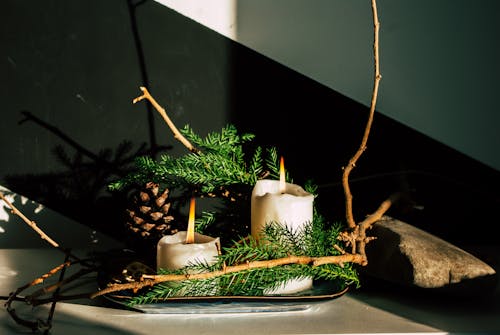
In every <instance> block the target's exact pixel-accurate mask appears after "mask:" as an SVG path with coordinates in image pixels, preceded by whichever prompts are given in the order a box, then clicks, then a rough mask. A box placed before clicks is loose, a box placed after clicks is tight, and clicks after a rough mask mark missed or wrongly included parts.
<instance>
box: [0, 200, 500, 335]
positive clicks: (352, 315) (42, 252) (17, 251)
mask: <svg viewBox="0 0 500 335" xmlns="http://www.w3.org/2000/svg"><path fill="white" fill-rule="evenodd" d="M18 204H19V205H20V202H18ZM24 209H27V208H24ZM44 211H45V215H46V217H43V216H39V217H37V218H36V219H37V222H38V223H39V225H40V226H41V227H43V228H44V229H46V230H47V232H51V233H53V234H55V235H57V239H59V240H57V239H56V240H57V241H58V242H59V243H61V244H63V246H65V247H71V248H75V249H74V252H75V253H76V254H80V255H83V254H85V253H86V252H88V251H89V250H92V249H95V250H107V249H110V248H115V247H119V246H120V243H119V242H116V241H114V240H112V239H110V238H108V237H105V236H102V235H100V234H98V233H95V232H92V231H90V230H89V229H88V228H87V227H85V226H82V225H80V224H78V223H75V222H73V221H71V220H68V219H67V218H64V217H61V216H60V215H58V214H57V213H52V212H50V210H47V209H45V210H44ZM47 212H49V213H47ZM0 214H1V213H0ZM25 214H26V215H27V216H29V214H32V215H34V212H31V213H25ZM33 219H34V218H33ZM49 219H50V220H49ZM49 221H50V222H51V223H50V224H57V229H55V228H53V229H51V228H50V224H49V223H48V222H49ZM63 225H64V226H63ZM61 232H64V234H63V233H61ZM49 235H50V234H49ZM66 242H67V244H66ZM63 258H64V255H63V254H62V253H61V252H60V251H59V250H57V249H55V248H53V247H51V246H50V245H48V244H47V243H45V242H44V241H42V240H41V239H39V238H37V236H36V233H34V231H33V230H31V229H30V228H29V227H27V226H26V225H25V224H24V223H22V222H21V221H20V220H18V219H17V218H14V217H9V218H8V219H7V220H5V218H4V220H3V221H2V220H0V296H6V295H8V294H9V293H10V292H11V291H13V290H15V289H16V288H18V287H20V286H22V285H24V284H26V283H28V282H30V281H32V280H33V279H34V278H36V277H38V276H40V275H41V274H43V273H46V272H47V271H48V270H49V269H51V268H53V267H54V266H56V265H59V264H60V263H62V261H63ZM56 278H57V277H56ZM96 285H97V284H96V282H95V278H93V277H92V276H89V277H88V283H87V287H89V288H90V289H93V288H97V286H96ZM3 303H4V301H2V308H1V309H0V334H2V335H10V334H30V333H31V331H30V330H29V329H27V328H25V327H22V326H20V325H17V324H16V323H15V322H14V321H13V320H12V319H11V317H10V316H9V314H8V313H7V311H6V310H5V308H4V307H3ZM15 307H16V311H17V312H18V313H20V314H21V315H23V316H24V317H26V318H30V319H32V318H34V317H35V316H36V315H39V316H41V317H42V318H46V316H47V311H48V308H49V307H50V306H49V305H47V306H40V307H36V308H35V309H32V308H31V307H30V306H24V305H23V304H20V303H17V304H16V305H15ZM397 333H405V334H411V333H414V334H417V333H418V334H421V333H426V334H448V333H453V334H500V294H499V290H498V289H497V291H496V293H495V294H493V295H492V296H491V298H488V299H486V300H485V301H484V300H481V302H480V303H478V302H477V301H474V300H472V301H467V299H463V300H459V301H458V302H457V301H454V302H452V303H451V302H450V303H447V302H446V301H443V298H441V297H432V296H430V297H418V299H415V298H412V297H411V296H398V295H397V293H387V292H377V291H372V290H371V291H369V292H365V291H363V290H362V289H360V290H351V291H349V292H348V293H346V294H345V295H343V296H341V297H338V298H335V299H331V300H327V301H322V302H316V303H314V304H312V305H311V307H310V308H309V309H307V310H301V311H293V312H261V313H232V314H231V313H223V314H191V313H186V314H146V313H140V312H136V311H131V310H127V309H124V308H120V307H119V306H110V305H109V303H108V302H107V301H106V299H104V298H102V297H101V298H98V299H95V300H78V301H69V302H59V303H57V306H56V311H55V316H54V320H53V326H52V329H51V331H50V334H54V335H57V334H65V335H67V334H71V335H78V334H85V335H99V334H107V335H114V334H149V335H151V334H197V335H200V334H397Z"/></svg>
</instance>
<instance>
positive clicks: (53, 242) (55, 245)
mask: <svg viewBox="0 0 500 335" xmlns="http://www.w3.org/2000/svg"><path fill="white" fill-rule="evenodd" d="M0 199H2V200H3V201H4V202H5V203H6V204H7V206H9V207H10V209H11V210H12V213H13V214H15V215H17V216H19V217H20V218H21V219H22V220H23V221H24V222H26V223H27V224H28V226H30V227H31V228H32V229H33V230H34V231H36V232H37V233H38V235H40V237H41V238H42V240H46V241H47V242H49V243H50V244H51V245H52V246H53V247H55V248H59V244H58V243H57V242H56V241H54V240H53V239H51V238H50V237H49V236H48V235H47V234H45V233H44V232H43V230H41V229H40V228H39V227H38V226H37V225H36V222H35V221H31V220H29V219H28V218H27V217H26V216H25V215H24V214H23V213H21V212H20V211H19V210H18V209H17V208H16V207H15V206H14V205H13V204H12V203H11V202H10V201H9V200H7V199H6V198H5V196H4V195H3V193H2V192H0Z"/></svg>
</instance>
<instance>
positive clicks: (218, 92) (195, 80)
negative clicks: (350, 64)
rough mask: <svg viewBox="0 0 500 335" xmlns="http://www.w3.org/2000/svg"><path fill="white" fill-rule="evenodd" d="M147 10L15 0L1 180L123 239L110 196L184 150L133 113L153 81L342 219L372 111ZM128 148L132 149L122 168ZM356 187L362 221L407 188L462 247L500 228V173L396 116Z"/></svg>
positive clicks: (179, 117)
mask: <svg viewBox="0 0 500 335" xmlns="http://www.w3.org/2000/svg"><path fill="white" fill-rule="evenodd" d="M130 3H134V2H133V1H130ZM137 3H138V4H137V5H133V6H131V7H129V2H127V1H125V0H120V1H119V0H107V1H97V0H94V1H88V0H86V1H83V0H72V1H67V0H50V1H48V0H47V1H45V0H43V1H41V0H31V1H17V0H6V1H4V2H3V10H2V11H1V14H0V19H1V21H0V22H2V30H1V43H2V48H1V51H0V52H1V54H2V57H1V59H2V61H1V65H0V66H1V67H0V69H1V74H2V75H1V80H2V90H1V91H0V92H1V93H0V95H1V96H0V98H1V101H2V105H1V106H2V107H1V108H2V112H1V115H2V122H1V125H0V140H1V142H2V146H1V149H0V157H1V158H2V164H0V180H1V184H2V185H4V186H6V187H8V188H10V189H12V190H13V191H15V192H18V193H20V194H24V195H27V196H29V197H30V198H32V199H34V200H37V201H39V202H42V203H43V204H46V205H48V206H49V207H52V208H54V209H56V210H58V211H60V212H62V213H64V214H65V215H68V216H71V217H73V218H76V219H77V220H79V221H81V222H82V223H85V224H88V225H92V226H94V227H96V228H97V229H100V230H104V231H115V232H116V229H115V228H113V227H115V226H114V225H116V224H120V222H119V221H120V217H119V216H118V215H117V213H118V212H119V211H121V210H122V209H123V208H122V207H123V204H122V203H121V202H120V200H121V199H116V198H114V197H112V196H111V195H110V194H108V192H106V190H105V186H106V185H107V183H108V182H109V181H110V180H112V179H113V178H114V177H115V176H116V175H117V174H119V173H123V172H124V171H125V170H124V169H125V167H126V166H127V163H128V162H129V160H127V159H129V158H132V157H133V156H134V155H135V154H136V153H137V150H139V148H140V146H141V144H143V143H146V147H145V148H144V150H146V149H150V148H153V149H164V150H165V151H164V152H168V153H171V154H174V155H175V154H179V153H184V152H185V150H184V148H183V147H182V146H181V145H180V144H179V143H178V142H176V141H175V140H174V139H173V137H172V135H171V133H170V131H169V129H168V128H167V126H166V125H165V124H164V122H163V121H162V120H161V118H160V117H159V116H158V115H157V114H156V112H155V111H152V110H150V109H148V105H147V104H146V103H139V104H137V105H133V104H132V103H131V101H132V99H133V98H135V97H136V96H138V95H140V91H139V86H141V85H143V84H147V86H148V87H149V88H150V91H151V93H152V94H153V95H154V96H155V97H156V99H157V100H158V102H159V103H160V104H162V105H163V106H164V107H165V108H166V109H167V111H168V112H169V115H170V116H171V118H172V120H173V121H174V123H176V124H177V125H178V126H179V127H182V126H183V125H185V124H190V125H191V126H192V127H193V128H194V130H195V131H197V132H198V133H200V134H201V135H204V134H206V133H207V132H209V131H218V130H220V129H221V127H222V126H224V125H225V124H226V123H234V124H235V125H236V126H237V127H238V129H240V130H241V131H242V132H252V133H255V134H256V135H257V143H259V144H264V145H275V146H277V147H278V149H279V150H280V153H281V154H283V155H284V156H285V159H286V162H287V168H288V169H289V171H290V172H291V174H292V176H295V180H296V181H297V182H298V183H303V182H304V181H305V180H306V179H313V180H314V181H316V182H317V183H318V184H319V185H320V197H319V198H318V200H317V201H318V204H319V206H320V207H321V209H322V210H324V212H325V214H326V216H328V217H329V218H330V217H331V218H342V216H343V211H344V209H343V198H342V196H343V195H342V189H341V187H340V184H339V181H340V177H341V173H342V169H341V167H342V166H343V165H344V164H345V163H346V162H347V160H348V159H349V157H350V156H351V155H352V154H353V152H354V150H355V149H356V148H357V146H358V143H359V141H360V139H361V135H362V132H363V129H364V121H363V120H366V116H367V112H368V110H367V108H366V106H363V105H361V104H359V103H357V102H355V101H353V100H351V99H349V98H347V97H345V96H343V95H342V94H339V93H337V92H335V91H333V90H331V89H329V88H327V87H325V86H323V85H321V84H319V83H318V82H315V81H314V80H311V79H309V78H307V77H304V76H302V75H300V74H299V73H297V72H295V71H292V70H290V69H289V68H287V67H285V66H283V65H280V64H278V63H276V62H274V61H272V60H271V59H269V58H267V57H264V56H262V55H260V54H258V53H256V52H254V51H252V50H250V49H248V48H246V47H243V46H242V45H239V44H237V43H235V42H233V41H231V40H229V39H227V38H225V37H223V36H222V35H219V34H217V33H215V32H213V31H211V30H209V29H208V28H206V27H203V26H201V25H199V24H198V23H196V22H194V21H191V20H190V19H187V18H186V17H184V16H182V15H179V14H178V13H176V12H174V11H172V10H170V9H168V8H166V7H164V6H162V5H160V4H158V3H156V2H154V1H145V2H143V3H140V2H137ZM133 18H135V19H133ZM136 36H138V37H139V39H138V40H136V39H135V37H136ZM332 111H335V112H334V113H333V112H332ZM23 120H24V121H25V122H20V121H23ZM123 141H128V142H129V143H130V147H129V148H128V149H129V150H128V151H127V150H124V152H122V155H121V156H120V159H116V157H115V155H116V153H117V149H118V148H119V145H120V143H122V142H123ZM122 148H123V147H122ZM144 150H143V151H140V152H139V153H145V152H146V151H144ZM352 179H353V180H352V181H353V183H352V185H353V191H354V194H355V197H354V200H355V210H356V213H357V215H359V216H364V215H366V214H368V213H369V212H371V211H373V210H374V209H375V208H376V206H378V204H379V203H380V202H381V201H382V200H384V199H385V197H387V196H388V195H389V194H390V193H392V192H394V191H398V190H403V191H405V192H407V194H408V196H409V197H410V199H411V201H410V202H409V203H408V206H405V207H403V208H398V209H394V211H393V212H392V213H391V214H393V215H397V216H398V217H401V218H403V219H406V220H408V221H410V222H412V223H415V224H416V225H420V226H422V227H424V228H426V229H427V230H430V231H431V232H435V233H437V234H439V235H442V236H444V237H446V238H448V239H449V240H452V241H456V242H459V243H463V244H466V243H471V242H477V241H478V240H479V241H480V242H485V241H486V242H491V241H492V240H493V239H492V237H489V236H470V235H469V234H468V231H467V229H466V227H468V225H470V224H474V223H475V222H476V221H481V222H491V217H493V214H494V210H495V208H498V205H499V201H500V200H499V197H498V192H496V191H495V190H497V189H498V187H497V186H499V185H500V182H499V175H498V171H494V170H492V169H490V168H488V167H487V166H484V165H483V164H481V163H479V162H477V161H474V160H472V159H470V158H468V157H466V156H464V155H462V154H460V153H458V152H456V151H454V150H452V149H450V148H448V147H446V146H443V145H442V144H439V143H437V142H435V141H433V140H432V139H430V138H428V137H426V136H423V135H422V134H420V133H418V132H416V131H414V130H412V129H410V128H408V127H405V126H403V125H401V124H399V123H397V122H395V121H393V120H391V119H389V118H388V117H385V116H383V115H381V114H378V113H377V115H376V118H375V123H374V128H373V132H372V136H371V137H370V140H369V143H368V151H367V152H366V154H365V155H364V156H362V159H361V160H360V161H359V163H358V167H357V168H356V169H355V170H354V172H353V174H352ZM413 205H416V206H417V207H414V206H413ZM422 206H423V208H424V209H422ZM457 208H460V211H457ZM450 225H452V226H453V229H450Z"/></svg>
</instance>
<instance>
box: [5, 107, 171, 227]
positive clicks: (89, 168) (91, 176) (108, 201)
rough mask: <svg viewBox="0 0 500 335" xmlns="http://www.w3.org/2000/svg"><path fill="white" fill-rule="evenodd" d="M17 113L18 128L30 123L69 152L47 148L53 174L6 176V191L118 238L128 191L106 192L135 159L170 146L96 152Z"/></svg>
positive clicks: (128, 145) (123, 146) (123, 145)
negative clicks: (55, 167) (53, 164)
mask: <svg viewBox="0 0 500 335" xmlns="http://www.w3.org/2000/svg"><path fill="white" fill-rule="evenodd" d="M21 114H23V115H24V119H23V120H21V121H20V124H23V123H25V122H33V123H35V124H36V125H38V126H39V127H41V128H43V129H44V130H46V131H47V132H49V133H51V134H52V135H53V136H55V137H57V138H59V139H60V140H61V141H62V142H63V143H64V144H65V145H66V147H68V148H69V150H67V149H65V146H63V145H57V146H55V147H53V148H51V150H50V151H51V153H52V155H53V156H54V159H55V160H57V162H58V166H59V171H58V172H53V173H44V174H29V175H8V176H6V177H5V181H6V184H7V185H8V187H9V188H11V189H15V190H16V192H17V193H19V194H22V195H24V196H27V197H29V198H31V199H34V200H36V201H37V202H39V203H41V204H44V205H45V206H47V207H49V208H51V209H52V210H56V211H58V212H59V213H61V214H64V215H66V216H68V217H71V218H73V219H77V220H78V221H79V222H82V223H85V224H86V225H87V226H90V227H92V228H94V229H97V230H99V231H101V232H104V233H107V234H109V235H111V236H114V237H120V236H121V234H122V233H123V232H122V231H121V229H120V227H122V226H123V224H122V222H121V221H122V220H123V215H117V213H123V214H124V208H125V207H124V206H125V204H126V201H127V198H126V195H127V192H122V193H118V192H117V193H110V192H108V191H107V185H109V183H110V182H112V181H114V180H115V179H116V178H120V177H124V176H125V175H127V174H128V173H130V172H132V171H133V169H134V165H133V162H134V159H135V158H136V157H138V156H145V155H148V156H152V155H153V154H157V153H161V152H162V151H166V150H168V149H171V147H161V146H160V147H155V148H154V153H152V150H151V148H148V146H147V145H146V143H142V144H141V145H139V147H138V148H134V144H133V143H132V142H130V141H123V142H121V143H120V144H119V145H118V147H116V148H101V149H100V150H99V152H98V153H97V154H95V153H93V152H92V151H90V150H88V149H86V148H85V147H84V146H82V145H81V144H79V143H77V142H76V141H75V140H73V139H72V138H71V137H70V136H69V135H67V134H66V133H64V131H62V130H61V129H58V128H57V127H55V126H53V125H51V124H49V123H47V122H45V121H43V120H41V119H40V118H38V117H36V116H35V115H33V114H32V113H30V112H28V111H23V112H21Z"/></svg>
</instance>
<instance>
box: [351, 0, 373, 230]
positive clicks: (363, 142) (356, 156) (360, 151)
mask: <svg viewBox="0 0 500 335" xmlns="http://www.w3.org/2000/svg"><path fill="white" fill-rule="evenodd" d="M372 13H373V25H374V29H373V30H374V43H373V54H374V61H375V76H374V83H373V92H372V99H371V103H370V113H369V115H368V121H367V123H366V127H365V132H364V134H363V138H362V140H361V144H360V146H359V148H358V151H356V153H355V154H354V156H353V157H352V158H351V159H350V160H349V163H348V164H347V166H346V167H344V172H343V174H342V186H343V188H344V194H345V206H346V220H347V226H348V227H349V228H351V229H354V228H355V227H356V222H355V220H354V216H353V214H352V193H351V189H350V187H349V175H350V173H351V171H352V170H353V169H354V167H356V163H357V161H358V159H359V157H361V155H362V154H363V152H364V151H365V150H366V143H367V142H368V136H369V135H370V129H371V127H372V123H373V116H374V114H375V106H376V104H377V96H378V87H379V82H380V79H382V76H381V75H380V65H379V51H378V44H379V43H378V35H379V29H380V22H379V20H378V14H377V3H376V1H375V0H372Z"/></svg>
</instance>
